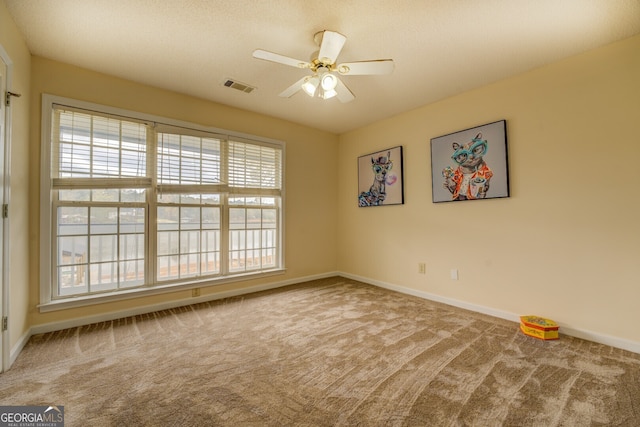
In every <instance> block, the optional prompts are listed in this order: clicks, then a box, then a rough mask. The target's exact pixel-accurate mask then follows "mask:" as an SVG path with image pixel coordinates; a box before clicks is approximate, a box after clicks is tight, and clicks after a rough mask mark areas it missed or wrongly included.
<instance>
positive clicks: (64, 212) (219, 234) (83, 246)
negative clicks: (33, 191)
mask: <svg viewBox="0 0 640 427" xmlns="http://www.w3.org/2000/svg"><path fill="white" fill-rule="evenodd" d="M66 101H67V102H68V104H57V103H55V102H51V104H50V105H49V107H48V108H49V110H50V113H49V114H50V116H49V117H50V118H51V119H50V122H49V124H48V125H47V126H50V127H49V129H50V132H48V135H50V138H49V139H46V140H43V153H44V158H45V159H50V161H49V164H50V170H49V171H48V173H47V172H46V171H45V172H44V173H47V175H48V176H49V177H50V178H49V179H50V182H49V183H47V184H46V185H43V186H42V188H43V191H46V192H49V195H48V196H46V197H43V198H42V200H43V201H45V200H50V204H49V205H48V206H44V205H43V209H50V211H49V213H48V214H46V213H43V214H44V215H45V216H48V217H49V218H50V219H51V220H50V221H51V222H50V224H49V225H48V226H47V227H48V231H45V232H43V233H42V236H49V237H47V238H46V239H44V240H43V242H44V243H43V244H42V245H41V247H42V250H43V251H46V252H47V256H46V257H45V258H46V259H48V261H45V262H44V263H43V269H44V270H43V271H45V272H46V271H51V272H52V273H53V274H52V275H49V276H48V275H46V274H41V279H42V283H43V284H42V288H41V289H45V286H46V287H47V288H46V289H45V290H43V291H42V292H41V294H42V295H43V299H42V301H41V303H42V305H43V306H46V305H47V304H48V303H50V302H54V301H55V302H60V301H67V300H68V299H69V298H75V297H78V296H91V297H100V296H102V295H106V296H110V295H113V294H118V293H122V294H123V295H124V294H126V295H130V294H131V292H132V291H134V292H135V291H138V290H139V291H148V290H149V289H153V288H154V287H157V286H159V285H161V288H162V289H170V288H171V287H179V286H184V285H190V284H193V283H200V282H203V281H209V282H212V283H217V282H218V281H219V282H224V281H225V279H226V278H228V277H233V276H237V275H239V274H243V275H246V274H254V273H261V272H268V271H273V270H278V269H281V268H282V267H283V260H282V251H283V248H282V241H283V240H282V224H281V218H282V212H281V209H282V206H283V203H282V183H283V177H282V175H283V169H282V167H283V165H282V163H283V150H284V145H283V144H281V143H277V142H265V141H260V140H255V141H254V140H250V139H246V138H244V137H243V138H236V137H229V136H227V135H224V134H223V133H217V132H210V131H208V130H205V129H202V128H201V129H198V126H196V125H193V127H190V125H189V124H187V123H180V124H179V125H174V124H169V123H163V122H162V121H160V120H149V119H148V118H143V117H142V116H138V115H137V114H135V113H130V112H126V114H122V110H117V113H113V112H112V111H110V110H114V109H110V108H108V107H102V106H97V105H94V104H91V107H92V108H91V109H86V108H82V107H80V106H78V105H74V104H75V102H73V101H72V100H66ZM78 104H85V103H78ZM129 113H130V115H129ZM46 122H48V121H45V123H46ZM45 134H47V133H45ZM45 204H46V202H45ZM45 222H46V221H45ZM69 301H70V300H69Z"/></svg>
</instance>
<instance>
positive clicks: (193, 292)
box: [191, 288, 200, 297]
mask: <svg viewBox="0 0 640 427" xmlns="http://www.w3.org/2000/svg"><path fill="white" fill-rule="evenodd" d="M191 296H192V297H199V296H200V288H195V289H191Z"/></svg>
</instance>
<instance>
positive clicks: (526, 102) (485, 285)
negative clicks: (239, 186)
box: [0, 3, 640, 346]
mask: <svg viewBox="0 0 640 427" xmlns="http://www.w3.org/2000/svg"><path fill="white" fill-rule="evenodd" d="M0 44H2V46H3V47H4V49H5V50H6V51H7V52H8V53H9V55H10V56H11V58H12V60H13V61H14V84H13V87H12V88H13V89H14V90H16V91H19V92H21V93H22V94H23V97H22V98H20V100H19V101H17V102H15V103H14V106H13V120H12V125H13V144H12V151H13V153H12V194H11V197H12V203H11V209H10V216H11V227H12V228H11V251H10V252H11V254H10V261H11V284H10V291H11V311H10V317H11V322H10V324H11V329H10V332H11V341H12V342H11V345H12V346H13V345H14V344H15V343H16V342H17V340H18V339H20V337H21V336H24V334H25V333H26V332H27V331H28V330H29V327H34V326H38V325H43V324H47V323H49V322H64V321H68V320H73V319H79V318H82V317H85V316H90V315H95V314H100V313H109V312H114V311H115V312H117V311H120V310H127V309H130V308H133V307H140V306H146V305H153V304H162V303H165V302H168V301H174V300H179V299H183V298H188V296H189V293H188V292H184V291H183V292H177V293H172V294H164V295H156V296H153V297H147V298H138V299H134V300H128V301H124V302H120V303H110V304H103V305H100V306H97V307H92V308H83V309H73V310H64V311H58V312H53V313H44V314H41V313H39V312H38V309H37V303H38V297H39V284H38V268H39V212H40V207H39V179H40V175H39V170H40V164H39V161H40V160H39V152H40V119H41V118H40V106H41V102H40V101H41V94H42V93H50V94H54V95H60V96H65V97H70V98H76V99H80V100H86V101H90V102H95V103H101V104H106V105H111V106H115V107H119V108H124V109H130V110H136V111H142V112H145V113H150V114H157V115H160V116H166V117H170V118H174V119H179V120H187V121H193V122H196V123H200V124H203V125H210V126H214V127H219V128H224V129H228V130H231V131H237V132H243V133H249V134H254V135H258V136H262V137H268V138H274V139H279V140H283V141H285V142H286V143H287V159H286V160H287V163H286V174H287V175H286V192H287V194H286V196H287V199H286V200H287V204H286V222H285V233H286V264H287V273H286V275H284V276H276V277H272V278H268V279H261V280H253V281H247V282H240V283H236V284H230V285H224V286H216V287H211V288H208V289H203V291H202V292H203V294H207V293H216V292H222V291H226V290H230V289H231V290H232V289H239V288H242V287H249V286H253V285H259V284H266V283H270V282H278V281H281V280H289V279H296V278H304V277H309V276H313V275H317V274H324V273H327V272H332V271H342V272H344V273H346V274H349V275H353V276H358V277H362V278H365V279H369V280H370V281H372V282H378V283H386V284H390V285H394V286H399V287H404V288H406V289H407V290H409V291H415V292H418V293H420V292H422V293H425V294H430V295H434V296H437V297H438V298H442V299H445V300H447V299H448V300H452V301H454V300H457V301H460V302H462V303H464V304H469V305H472V306H478V307H485V308H487V309H488V310H489V311H491V310H494V311H496V312H498V313H513V314H514V315H520V314H532V313H533V314H539V315H543V316H547V317H550V318H553V319H555V320H557V321H558V322H560V324H561V325H562V326H564V327H567V328H573V329H574V330H582V331H587V332H593V333H594V334H598V335H600V336H611V337H614V338H616V339H621V340H628V341H631V342H634V343H636V345H638V343H640V335H639V333H638V330H637V327H636V325H637V324H638V322H639V321H640V314H639V313H640V311H639V310H637V309H636V306H637V304H638V301H640V286H638V283H639V281H638V274H637V271H636V270H637V265H638V260H639V259H640V243H639V242H638V236H640V221H638V218H639V217H640V203H638V201H637V199H636V198H635V197H637V196H636V194H637V193H638V191H637V190H636V186H635V181H636V180H637V177H636V176H637V174H636V173H635V168H634V166H635V163H634V162H633V161H634V160H635V159H636V158H638V157H640V144H638V143H637V138H638V134H640V127H639V125H638V123H639V122H640V120H639V118H640V101H639V100H640V79H638V76H639V75H640V54H639V52H640V37H634V38H631V39H628V40H625V41H622V42H619V43H616V44H613V45H610V46H607V47H605V48H602V49H598V50H594V51H591V52H588V53H586V54H583V55H580V56H577V57H574V58H571V59H569V60H566V61H562V62H559V63H556V64H552V65H549V66H547V67H544V68H540V69H537V70H534V71H532V72H529V73H526V74H523V75H521V76H518V77H516V78H512V79H508V80H504V81H501V82H498V83H496V84H493V85H489V86H486V87H484V88H481V89H478V90H475V91H471V92H468V93H465V94H462V95H460V96H456V97H453V98H449V99H446V100H443V101H441V102H437V103H434V104H431V105H427V106H424V107H422V108H419V109H416V110H413V111H410V112H407V113H405V114H402V115H399V116H397V117H393V118H390V119H388V120H384V121H380V122H377V123H375V124H373V125H371V126H367V127H365V128H362V129H359V130H356V131H353V132H350V133H347V134H344V135H341V136H340V137H338V136H336V135H333V134H330V133H325V132H320V131H317V130H313V129H310V128H306V127H304V126H300V125H297V124H293V123H290V122H286V121H283V120H279V119H274V118H270V117H267V116H263V115H258V114H254V113H250V112H247V111H242V110H237V109H234V108H230V107H226V106H223V105H219V104H215V103H211V102H207V101H204V100H201V99H197V98H193V97H188V96H184V95H180V94H176V93H172V92H168V91H163V90H159V89H156V88H152V87H148V86H144V85H140V84H137V83H132V82H129V81H125V80H121V79H117V78H114V77H110V76H106V75H102V74H99V73H94V72H91V71H88V70H84V69H80V68H76V67H73V66H70V65H67V64H61V63H57V62H54V61H50V60H47V59H44V58H40V57H34V58H30V55H29V52H28V50H27V48H26V46H25V44H24V41H23V39H22V37H21V35H20V34H19V32H18V31H17V29H16V28H15V26H14V25H13V22H12V21H11V20H10V18H9V17H8V13H7V12H6V10H5V6H4V4H2V3H0ZM434 84H437V82H434ZM500 119H506V120H507V127H508V129H507V133H508V138H509V155H510V161H509V163H510V169H511V176H510V178H511V197H510V198H508V199H500V200H497V199H496V200H488V201H480V202H466V203H440V204H433V203H432V202H431V173H430V158H429V140H430V138H433V137H435V136H439V135H443V134H446V133H450V132H453V131H456V130H460V129H465V128H468V127H471V126H475V125H480V124H484V123H487V122H492V121H495V120H500ZM396 145H402V146H403V147H404V150H405V199H406V202H405V204H404V205H402V206H387V207H381V208H366V209H365V208H358V207H357V203H356V193H357V190H356V189H357V184H356V158H357V157H358V156H360V155H363V154H366V153H370V152H373V151H377V150H380V149H384V148H388V147H393V146H396ZM319 158H322V159H326V158H338V159H339V162H338V164H332V163H331V162H329V163H327V162H324V163H323V167H322V169H321V170H314V169H313V168H312V167H309V165H310V163H309V162H313V160H314V159H319ZM626 159H631V161H630V162H629V164H627V162H628V161H627V160H626ZM419 262H424V263H426V267H427V272H426V274H425V275H421V274H418V269H417V264H418V263H419ZM452 268H456V269H458V270H459V271H460V280H458V281H452V280H451V279H450V278H449V271H450V270H451V269H452ZM587 335H588V334H587Z"/></svg>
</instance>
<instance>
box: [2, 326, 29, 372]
mask: <svg viewBox="0 0 640 427" xmlns="http://www.w3.org/2000/svg"><path fill="white" fill-rule="evenodd" d="M31 335H32V334H31V330H28V331H26V332H25V333H24V334H22V336H21V337H20V338H19V339H18V342H16V344H15V345H14V346H13V348H12V349H11V352H10V354H9V367H8V369H9V368H11V366H13V362H15V361H16V359H17V358H18V356H19V355H20V353H21V352H22V349H23V348H24V346H25V345H27V342H29V338H31Z"/></svg>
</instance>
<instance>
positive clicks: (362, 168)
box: [358, 146, 404, 207]
mask: <svg viewBox="0 0 640 427" xmlns="http://www.w3.org/2000/svg"><path fill="white" fill-rule="evenodd" d="M403 186H404V184H403V179H402V147H401V146H399V147H393V148H388V149H386V150H382V151H378V152H376V153H371V154H366V155H364V156H360V157H358V206H360V207H369V206H388V205H401V204H403V203H404V188H403Z"/></svg>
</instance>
